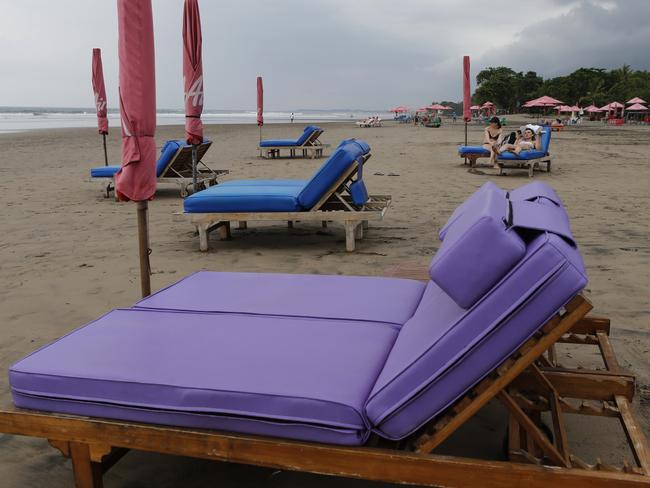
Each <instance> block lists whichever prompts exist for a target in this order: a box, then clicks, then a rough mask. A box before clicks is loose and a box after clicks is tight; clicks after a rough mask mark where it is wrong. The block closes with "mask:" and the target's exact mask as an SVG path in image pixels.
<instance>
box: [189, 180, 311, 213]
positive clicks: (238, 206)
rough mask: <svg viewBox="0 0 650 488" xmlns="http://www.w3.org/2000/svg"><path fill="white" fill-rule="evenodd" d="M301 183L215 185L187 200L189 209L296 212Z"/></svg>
mask: <svg viewBox="0 0 650 488" xmlns="http://www.w3.org/2000/svg"><path fill="white" fill-rule="evenodd" d="M301 190H302V187H301V186H277V185H268V186H262V185H243V186H235V185H215V186H211V187H210V188H208V189H206V190H202V191H200V192H197V193H194V194H193V195H190V196H189V197H187V198H186V199H185V201H184V202H183V205H184V208H185V212H188V213H201V212H296V211H300V210H302V208H301V206H300V204H299V203H298V194H299V193H300V191H301Z"/></svg>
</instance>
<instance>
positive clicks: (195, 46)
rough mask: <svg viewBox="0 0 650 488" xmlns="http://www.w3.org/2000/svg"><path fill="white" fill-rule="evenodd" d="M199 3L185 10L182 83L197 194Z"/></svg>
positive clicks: (188, 2) (189, 2)
mask: <svg viewBox="0 0 650 488" xmlns="http://www.w3.org/2000/svg"><path fill="white" fill-rule="evenodd" d="M202 44H203V41H202V39H201V16H200V15H199V2H198V0H185V6H184V7H183V80H184V83H185V139H186V141H187V143H188V144H191V145H192V187H193V190H194V191H196V165H197V163H198V161H197V160H196V159H197V147H196V146H197V144H201V143H202V142H203V123H202V122H201V113H203V60H202V58H203V56H202Z"/></svg>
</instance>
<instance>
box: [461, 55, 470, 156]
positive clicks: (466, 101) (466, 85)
mask: <svg viewBox="0 0 650 488" xmlns="http://www.w3.org/2000/svg"><path fill="white" fill-rule="evenodd" d="M471 105H472V93H471V87H470V77H469V56H463V119H464V120H465V123H467V122H471V121H472V110H471V109H470V107H471ZM465 144H466V145H467V128H466V129H465Z"/></svg>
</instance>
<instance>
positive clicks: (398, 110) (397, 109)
mask: <svg viewBox="0 0 650 488" xmlns="http://www.w3.org/2000/svg"><path fill="white" fill-rule="evenodd" d="M410 110H411V109H410V108H408V107H407V106H406V105H399V106H397V107H394V108H391V109H390V110H389V112H393V113H396V114H400V113H404V112H409V111H410Z"/></svg>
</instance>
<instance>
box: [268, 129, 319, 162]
mask: <svg viewBox="0 0 650 488" xmlns="http://www.w3.org/2000/svg"><path fill="white" fill-rule="evenodd" d="M322 134H323V131H322V130H315V131H314V132H312V134H311V135H310V136H309V138H308V139H307V140H306V141H305V142H304V144H303V145H302V146H264V147H262V146H258V148H259V150H260V157H262V158H267V159H268V158H279V157H280V151H282V150H285V151H289V157H290V158H295V157H296V151H302V157H303V158H306V157H311V159H314V158H321V157H323V151H324V150H325V149H327V148H328V147H330V145H329V144H323V143H322V142H320V141H319V140H318V138H319V137H320V136H321V135H322Z"/></svg>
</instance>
